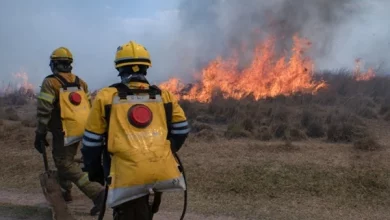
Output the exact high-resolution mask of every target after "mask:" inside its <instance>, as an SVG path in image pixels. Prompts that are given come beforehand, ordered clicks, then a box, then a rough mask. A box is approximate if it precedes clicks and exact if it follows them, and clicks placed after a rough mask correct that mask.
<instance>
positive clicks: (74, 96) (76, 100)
mask: <svg viewBox="0 0 390 220" xmlns="http://www.w3.org/2000/svg"><path fill="white" fill-rule="evenodd" d="M69 101H70V102H71V103H72V104H73V105H80V103H81V95H80V94H78V93H77V92H71V93H70V94H69Z"/></svg>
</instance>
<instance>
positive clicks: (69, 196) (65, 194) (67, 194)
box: [62, 190, 73, 203]
mask: <svg viewBox="0 0 390 220" xmlns="http://www.w3.org/2000/svg"><path fill="white" fill-rule="evenodd" d="M62 197H63V198H64V200H65V202H67V203H70V202H72V201H73V198H72V192H71V191H70V190H69V191H68V190H67V191H62Z"/></svg>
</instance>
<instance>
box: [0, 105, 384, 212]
mask: <svg viewBox="0 0 390 220" xmlns="http://www.w3.org/2000/svg"><path fill="white" fill-rule="evenodd" d="M34 108H35V107H31V106H30V107H21V108H18V109H17V111H18V113H19V115H20V116H21V119H20V120H2V121H1V123H0V147H1V149H2V156H3V157H2V158H1V159H0V169H1V170H0V171H1V176H0V204H1V205H0V216H2V217H0V220H6V219H10V220H11V219H12V220H16V219H29V220H36V219H45V218H46V217H45V216H46V215H47V205H46V204H45V200H44V197H43V195H42V192H41V188H40V185H39V179H38V175H39V173H40V172H41V171H42V170H43V163H42V159H41V155H40V154H38V153H37V152H36V151H35V149H34V147H33V138H34V132H33V131H34V128H33V127H32V126H28V125H27V124H26V123H21V121H23V119H27V118H31V117H32V116H31V115H32V114H33V113H34V110H35V109H34ZM371 130H372V131H374V132H373V133H374V134H375V136H376V138H377V139H378V141H379V143H380V144H381V145H382V146H383V147H382V148H381V149H379V150H375V151H358V150H356V149H355V148H354V147H353V146H352V144H335V143H328V142H325V141H323V140H321V139H308V140H305V141H298V142H292V144H291V143H290V144H286V143H285V142H284V141H267V142H264V141H258V140H253V139H248V138H238V139H233V140H228V139H224V138H220V137H217V138H216V139H213V140H212V141H211V140H208V139H201V138H196V137H190V138H189V140H188V141H187V143H186V144H185V146H183V148H182V150H181V151H180V156H181V158H182V161H183V163H184V166H185V168H186V173H187V176H188V183H189V185H188V190H189V203H188V215H187V218H186V219H188V220H191V219H192V220H200V219H210V220H212V219H215V220H216V219H220V220H222V219H224V220H225V219H226V220H236V219H240V220H241V219H280V220H295V219H297V220H298V219H299V220H309V219H310V220H312V219H316V220H328V219H332V220H335V219H340V220H366V219H367V220H375V219H378V220H385V219H390V209H389V208H388V207H389V206H390V182H389V180H390V172H389V171H390V160H389V159H388V158H389V156H390V149H389V141H390V134H389V132H390V125H389V124H388V122H386V121H383V122H378V121H375V123H372V124H371ZM51 165H52V166H53V164H52V163H51ZM74 200H75V201H74V202H73V203H71V204H69V206H70V208H71V210H72V212H73V214H74V215H75V216H76V217H77V219H80V220H82V219H85V220H87V219H88V220H89V219H93V218H91V217H90V216H88V211H89V209H90V208H91V206H92V203H91V202H90V201H88V199H87V198H86V197H85V196H84V195H82V194H81V193H80V192H79V191H78V190H76V189H75V196H74ZM181 208H182V194H180V193H172V194H165V195H164V197H163V203H162V207H161V212H160V213H158V215H157V216H156V218H155V219H156V220H166V219H170V220H171V219H179V217H180V212H181ZM11 216H12V217H11ZM106 219H111V218H110V212H109V210H108V212H107V214H106Z"/></svg>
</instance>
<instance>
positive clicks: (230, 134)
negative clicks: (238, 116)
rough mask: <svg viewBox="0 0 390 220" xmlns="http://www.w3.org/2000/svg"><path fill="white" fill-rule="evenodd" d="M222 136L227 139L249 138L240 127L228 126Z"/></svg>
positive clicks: (247, 133) (236, 125)
mask: <svg viewBox="0 0 390 220" xmlns="http://www.w3.org/2000/svg"><path fill="white" fill-rule="evenodd" d="M224 136H225V137H226V138H228V139H233V138H244V137H250V136H251V133H250V132H248V131H246V130H245V129H243V127H242V126H241V125H238V124H230V125H229V126H228V127H227V130H226V132H225V134H224Z"/></svg>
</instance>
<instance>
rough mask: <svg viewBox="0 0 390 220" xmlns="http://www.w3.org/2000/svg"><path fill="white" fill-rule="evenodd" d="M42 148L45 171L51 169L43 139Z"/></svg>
mask: <svg viewBox="0 0 390 220" xmlns="http://www.w3.org/2000/svg"><path fill="white" fill-rule="evenodd" d="M41 149H42V156H43V164H44V165H45V171H46V172H47V171H49V162H48V161H47V154H46V145H45V143H44V142H43V141H42V142H41Z"/></svg>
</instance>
